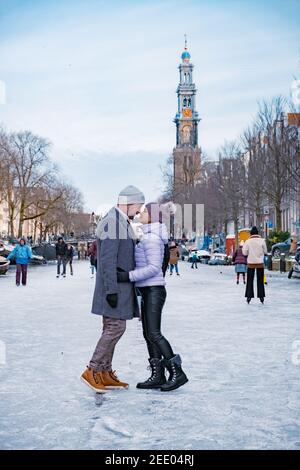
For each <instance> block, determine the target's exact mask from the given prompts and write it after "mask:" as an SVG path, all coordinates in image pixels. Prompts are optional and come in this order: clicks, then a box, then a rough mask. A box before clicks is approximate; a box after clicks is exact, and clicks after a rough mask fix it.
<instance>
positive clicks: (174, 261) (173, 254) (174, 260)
mask: <svg viewBox="0 0 300 470" xmlns="http://www.w3.org/2000/svg"><path fill="white" fill-rule="evenodd" d="M179 257H180V253H179V249H178V246H177V244H176V242H174V241H172V242H171V244H170V276H172V274H173V270H174V269H175V271H176V274H177V276H179V271H178V260H179Z"/></svg>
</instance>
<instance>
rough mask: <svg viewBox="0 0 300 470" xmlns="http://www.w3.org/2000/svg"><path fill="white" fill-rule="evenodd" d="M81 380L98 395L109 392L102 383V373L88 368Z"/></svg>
mask: <svg viewBox="0 0 300 470" xmlns="http://www.w3.org/2000/svg"><path fill="white" fill-rule="evenodd" d="M80 378H81V380H83V382H85V383H86V384H87V385H88V386H89V387H91V388H92V389H93V390H94V391H95V392H97V393H105V392H106V391H107V390H106V389H105V385H104V383H103V381H102V377H101V372H96V371H94V370H93V369H92V368H91V367H87V369H86V370H85V371H84V372H83V373H82V374H81V377H80Z"/></svg>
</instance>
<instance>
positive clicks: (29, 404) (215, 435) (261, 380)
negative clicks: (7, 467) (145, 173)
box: [0, 261, 300, 450]
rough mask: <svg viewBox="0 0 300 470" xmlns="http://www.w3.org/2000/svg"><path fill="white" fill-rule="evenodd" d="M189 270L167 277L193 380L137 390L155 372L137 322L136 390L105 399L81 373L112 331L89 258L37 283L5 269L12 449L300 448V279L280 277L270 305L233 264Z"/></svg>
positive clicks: (2, 287) (6, 415)
mask: <svg viewBox="0 0 300 470" xmlns="http://www.w3.org/2000/svg"><path fill="white" fill-rule="evenodd" d="M180 269H181V276H180V277H177V276H174V275H173V276H172V277H170V276H169V275H167V276H168V278H167V281H168V298H167V303H166V307H165V311H164V320H163V331H164V332H165V335H166V336H167V337H168V338H170V340H171V343H172V345H173V346H174V350H175V352H176V353H180V354H181V355H182V358H183V366H184V369H185V371H186V373H187V375H188V377H189V379H190V381H189V382H188V384H187V385H185V386H184V387H182V388H180V389H178V390H177V391H175V392H170V393H162V392H160V391H143V390H137V389H136V388H135V384H136V382H137V381H138V380H141V379H145V378H146V377H147V376H148V375H147V374H148V371H147V370H146V366H147V354H146V348H145V345H144V340H143V337H142V331H141V323H140V322H139V321H137V320H132V321H129V322H128V326H127V332H126V333H125V335H124V336H123V338H122V339H121V341H120V343H119V344H118V346H117V350H116V355H115V361H114V367H115V369H116V370H117V373H118V375H119V376H120V378H121V379H122V380H125V381H128V382H129V383H130V385H131V387H130V388H129V390H115V391H110V392H108V393H107V394H106V396H105V398H104V401H103V404H102V406H99V403H98V404H97V401H96V395H95V394H94V393H93V392H92V391H91V390H90V389H89V388H88V387H86V386H85V385H84V384H83V383H82V382H81V381H80V380H79V376H80V374H81V372H82V371H83V370H84V368H85V366H86V364H87V363H88V360H89V358H90V355H91V353H92V351H93V348H94V346H95V344H96V341H97V340H98V337H99V334H100V331H101V322H100V317H98V316H96V315H91V314H90V313H89V312H90V306H91V299H92V293H93V286H94V280H93V279H91V278H90V272H89V265H88V263H87V262H84V261H82V262H77V263H75V266H74V270H75V275H74V277H73V278H71V277H70V276H68V277H67V278H66V279H62V278H61V279H56V278H55V266H53V265H52V266H45V267H35V268H32V269H30V271H29V284H28V286H27V287H26V288H23V287H19V288H16V287H15V286H14V272H10V273H9V274H8V275H7V276H5V277H1V278H0V312H1V313H0V340H1V344H2V348H3V345H4V344H5V346H6V363H5V364H2V365H0V448H1V449H12V448H15V449H23V448H24V449H187V450H188V449H225V448H228V449H238V448H241V449H257V448H261V449H282V448H288V449H300V351H299V350H300V280H296V279H292V280H288V279H286V278H283V277H280V276H274V277H272V278H271V277H269V279H268V281H269V282H268V286H267V299H266V303H265V305H261V304H260V303H259V301H258V300H257V299H255V301H253V302H252V303H251V304H250V305H249V306H248V305H247V304H246V302H245V299H244V297H243V295H244V286H243V285H239V286H237V285H236V284H235V278H234V272H233V268H232V267H226V268H223V269H220V268H219V267H209V266H203V265H200V266H199V269H198V271H196V270H191V269H190V267H189V265H187V264H183V263H181V265H180ZM221 271H222V272H221ZM297 348H298V351H297ZM0 359H1V360H2V362H4V357H3V354H2V356H1V358H0Z"/></svg>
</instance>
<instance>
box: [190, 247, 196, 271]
mask: <svg viewBox="0 0 300 470" xmlns="http://www.w3.org/2000/svg"><path fill="white" fill-rule="evenodd" d="M197 263H198V256H197V252H196V251H193V254H192V266H191V269H194V266H195V268H196V269H198V265H197Z"/></svg>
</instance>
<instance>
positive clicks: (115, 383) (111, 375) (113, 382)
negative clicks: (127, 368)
mask: <svg viewBox="0 0 300 470" xmlns="http://www.w3.org/2000/svg"><path fill="white" fill-rule="evenodd" d="M101 377H102V383H103V384H104V386H105V388H109V389H114V388H128V387H129V385H128V384H127V383H126V382H121V380H119V379H118V377H117V376H116V371H115V370H114V371H112V370H103V371H102V372H101Z"/></svg>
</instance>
